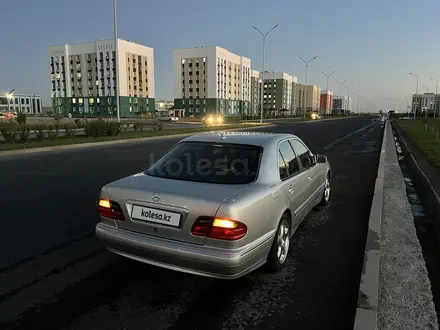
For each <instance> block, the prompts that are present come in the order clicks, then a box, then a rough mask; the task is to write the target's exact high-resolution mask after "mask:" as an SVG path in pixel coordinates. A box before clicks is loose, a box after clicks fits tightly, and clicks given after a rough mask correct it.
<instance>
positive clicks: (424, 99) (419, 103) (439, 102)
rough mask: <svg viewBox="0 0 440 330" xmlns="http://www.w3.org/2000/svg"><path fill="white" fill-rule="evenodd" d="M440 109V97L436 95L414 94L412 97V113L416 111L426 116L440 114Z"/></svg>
mask: <svg viewBox="0 0 440 330" xmlns="http://www.w3.org/2000/svg"><path fill="white" fill-rule="evenodd" d="M439 109H440V95H439V94H434V93H424V94H414V95H413V97H412V107H411V112H414V110H415V111H416V112H417V114H418V115H425V113H426V112H428V114H433V113H434V112H435V113H436V117H437V115H438V114H439Z"/></svg>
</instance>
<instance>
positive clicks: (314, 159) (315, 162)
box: [310, 154, 318, 166]
mask: <svg viewBox="0 0 440 330" xmlns="http://www.w3.org/2000/svg"><path fill="white" fill-rule="evenodd" d="M310 162H311V163H312V166H314V165H316V164H317V163H318V160H317V158H316V155H312V154H310Z"/></svg>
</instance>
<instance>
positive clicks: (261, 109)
mask: <svg viewBox="0 0 440 330" xmlns="http://www.w3.org/2000/svg"><path fill="white" fill-rule="evenodd" d="M278 25H279V24H277V25H275V26H274V27H273V28H271V29H270V30H269V31H267V32H266V33H263V32H261V31H260V30H258V29H257V28H256V27H255V26H252V27H253V28H254V29H255V30H257V31H258V32H259V33H260V34H261V35H262V36H263V59H262V64H261V88H260V90H261V95H260V112H261V113H260V123H263V100H264V97H263V94H264V57H265V54H266V36H267V35H268V34H269V33H270V32H272V31H273V30H275V28H276V27H277V26H278Z"/></svg>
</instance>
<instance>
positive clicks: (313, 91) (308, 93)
mask: <svg viewBox="0 0 440 330" xmlns="http://www.w3.org/2000/svg"><path fill="white" fill-rule="evenodd" d="M297 90H298V113H304V109H305V108H306V111H310V110H311V111H319V108H320V103H321V87H319V86H316V85H302V84H298V88H297Z"/></svg>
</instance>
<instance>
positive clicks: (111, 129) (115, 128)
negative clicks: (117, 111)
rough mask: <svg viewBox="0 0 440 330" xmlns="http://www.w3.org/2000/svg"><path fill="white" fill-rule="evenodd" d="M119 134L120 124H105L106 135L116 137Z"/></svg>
mask: <svg viewBox="0 0 440 330" xmlns="http://www.w3.org/2000/svg"><path fill="white" fill-rule="evenodd" d="M120 132H121V123H116V122H109V123H108V124H107V135H108V136H116V135H119V133H120Z"/></svg>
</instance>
